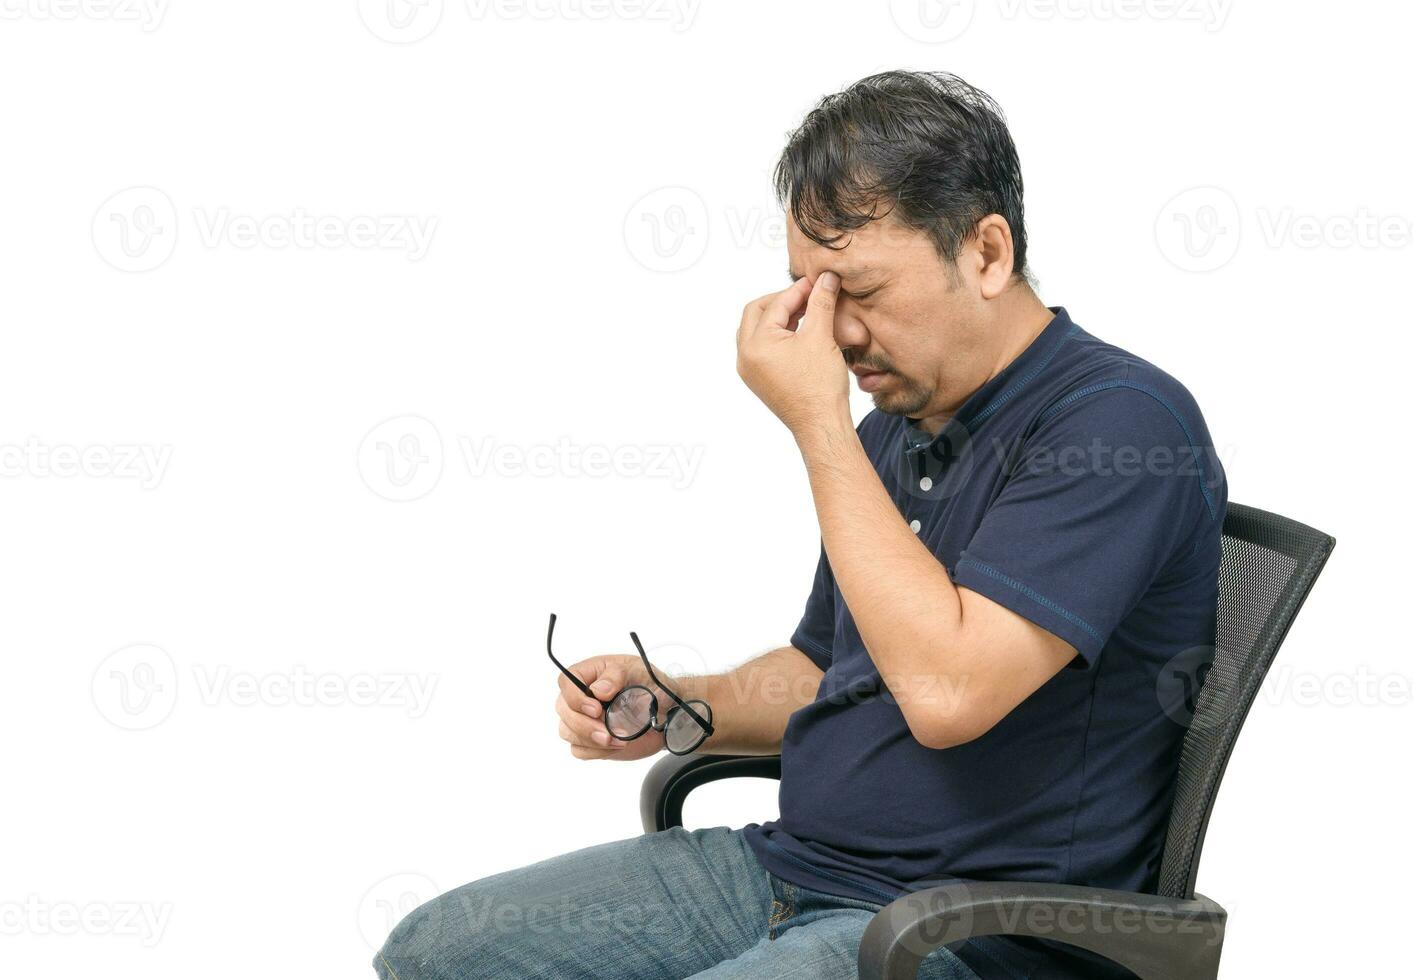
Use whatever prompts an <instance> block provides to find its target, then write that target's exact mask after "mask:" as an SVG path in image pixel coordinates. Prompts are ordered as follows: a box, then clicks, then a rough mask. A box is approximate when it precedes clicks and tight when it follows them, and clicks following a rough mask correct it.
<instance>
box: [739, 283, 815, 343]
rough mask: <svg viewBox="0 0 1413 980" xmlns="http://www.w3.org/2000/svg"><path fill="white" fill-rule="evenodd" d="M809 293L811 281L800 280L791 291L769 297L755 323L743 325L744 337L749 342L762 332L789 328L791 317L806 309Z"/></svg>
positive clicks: (787, 290)
mask: <svg viewBox="0 0 1413 980" xmlns="http://www.w3.org/2000/svg"><path fill="white" fill-rule="evenodd" d="M809 291H810V283H809V280H808V279H805V278H800V279H796V280H795V282H794V285H792V286H791V287H790V288H789V289H786V290H783V291H781V292H778V293H775V294H773V295H772V296H770V297H768V298H767V299H766V300H765V302H764V303H763V304H762V306H761V307H760V310H759V315H758V316H757V317H755V320H754V322H753V323H746V324H743V327H744V330H743V337H744V338H745V339H747V340H749V339H750V338H751V337H753V336H755V334H757V333H759V332H760V331H761V330H772V329H773V330H784V329H785V328H786V327H787V326H789V323H790V318H791V316H793V315H794V314H795V313H796V312H797V311H798V310H801V309H803V308H804V305H805V299H806V297H808V296H809Z"/></svg>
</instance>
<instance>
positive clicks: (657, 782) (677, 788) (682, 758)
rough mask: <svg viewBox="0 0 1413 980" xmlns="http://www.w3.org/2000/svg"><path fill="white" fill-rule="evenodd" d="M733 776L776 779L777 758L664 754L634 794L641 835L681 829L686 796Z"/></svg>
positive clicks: (778, 765)
mask: <svg viewBox="0 0 1413 980" xmlns="http://www.w3.org/2000/svg"><path fill="white" fill-rule="evenodd" d="M736 776H759V777H761V778H763V779H779V778H780V756H778V755H710V754H708V753H705V752H694V753H692V754H691V755H668V756H664V757H663V758H662V759H659V760H658V761H657V762H656V763H655V764H654V765H653V767H652V769H650V770H648V776H647V778H646V779H644V780H643V788H642V791H641V792H640V793H639V795H638V809H639V811H640V812H641V814H642V817H643V832H644V833H648V834H651V833H655V832H657V831H659V830H666V829H667V828H669V827H680V826H682V803H683V802H684V801H685V800H686V799H687V794H688V793H690V792H691V791H692V790H694V789H696V788H697V787H698V786H700V785H702V784H703V783H711V782H715V781H716V780H718V779H731V778H733V777H736Z"/></svg>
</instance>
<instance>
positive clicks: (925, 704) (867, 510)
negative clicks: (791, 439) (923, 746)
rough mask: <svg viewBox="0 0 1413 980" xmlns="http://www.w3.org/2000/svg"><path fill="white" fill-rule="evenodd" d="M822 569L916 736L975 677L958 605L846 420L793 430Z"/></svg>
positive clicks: (926, 732) (926, 737)
mask: <svg viewBox="0 0 1413 980" xmlns="http://www.w3.org/2000/svg"><path fill="white" fill-rule="evenodd" d="M797 438H798V441H799V444H800V449H801V453H802V455H803V456H804V459H805V466H806V469H807V471H808V473H809V480H810V488H811V491H812V493H813V496H814V505H815V510H816V513H817V514H818V517H819V527H820V534H821V536H822V537H823V540H824V548H825V551H826V553H827V554H828V555H829V563H830V568H831V569H832V570H833V573H834V579H835V581H836V582H837V583H838V586H839V590H840V592H841V593H842V594H843V596H844V600H845V602H846V603H847V604H848V606H849V611H850V613H851V614H852V615H853V618H854V623H855V625H856V626H857V627H858V630H859V635H860V636H861V637H862V639H863V641H864V645H865V646H866V647H867V649H868V653H869V656H870V657H871V658H872V659H873V662H874V665H875V666H876V667H877V668H878V672H879V675H880V676H881V677H882V679H883V681H884V683H885V684H886V685H887V687H888V689H889V691H890V692H891V693H892V695H893V697H894V698H895V699H896V701H897V703H898V706H899V707H900V709H902V711H903V713H904V715H905V716H907V718H908V722H909V725H910V727H912V728H913V731H914V734H915V735H917V736H918V737H919V738H920V740H922V741H924V742H930V741H934V740H936V739H935V738H934V737H933V729H934V728H935V727H936V726H937V724H938V723H939V721H944V722H945V720H946V715H947V713H948V712H949V711H954V710H955V708H956V707H957V706H959V705H960V704H961V702H962V698H963V697H964V695H965V693H966V691H967V688H968V685H969V684H970V682H971V681H973V680H975V679H976V670H977V669H978V666H979V664H978V663H975V662H973V660H974V658H973V654H972V652H971V651H970V650H969V648H968V644H966V643H965V642H963V635H962V611H963V604H962V601H961V597H960V595H959V594H958V591H957V588H956V586H955V585H954V584H953V583H952V581H951V578H950V577H949V576H948V574H947V570H946V569H945V568H943V567H942V564H941V563H940V562H938V561H937V558H936V557H935V556H934V555H933V554H932V553H931V552H930V551H928V549H927V548H926V546H924V545H923V544H922V542H921V541H920V540H919V539H918V536H917V535H916V534H914V533H913V531H912V530H911V528H909V527H908V525H907V524H906V523H904V521H903V518H902V515H901V514H899V512H898V508H897V506H896V505H895V504H894V502H893V501H892V500H891V499H890V498H889V496H888V493H887V491H886V490H884V488H883V484H882V483H881V482H880V481H879V479H878V474H877V473H876V472H875V471H874V469H873V465H872V464H871V463H870V461H869V459H868V456H867V455H866V454H865V452H864V450H863V446H862V445H861V444H860V443H859V439H858V436H857V434H856V433H855V431H854V429H853V426H852V424H850V423H849V422H848V421H847V420H846V419H840V420H836V421H834V422H832V423H830V424H827V425H825V424H820V425H816V426H812V427H810V428H809V429H808V430H806V431H804V432H802V433H800V434H798V435H797Z"/></svg>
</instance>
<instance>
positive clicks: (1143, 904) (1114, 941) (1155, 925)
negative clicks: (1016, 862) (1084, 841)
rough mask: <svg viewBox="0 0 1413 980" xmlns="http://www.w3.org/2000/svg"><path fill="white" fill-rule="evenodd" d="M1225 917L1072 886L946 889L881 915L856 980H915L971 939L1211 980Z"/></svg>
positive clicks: (1203, 905) (1197, 907) (1191, 904)
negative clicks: (932, 961)
mask: <svg viewBox="0 0 1413 980" xmlns="http://www.w3.org/2000/svg"><path fill="white" fill-rule="evenodd" d="M1226 918H1227V914H1226V911H1225V910H1224V909H1223V908H1222V907H1221V906H1220V905H1218V904H1217V903H1216V902H1213V901H1212V900H1210V899H1207V898H1204V897H1202V896H1201V895H1198V896H1196V897H1195V898H1193V899H1188V900H1184V899H1171V898H1162V897H1159V896H1157V895H1141V894H1137V893H1135V892H1121V891H1109V890H1106V889H1101V888H1084V887H1079V886H1076V885H1048V884H1024V883H1020V882H954V883H951V884H947V885H942V886H940V887H938V888H928V889H926V890H924V891H919V892H913V893H911V894H908V895H904V896H902V897H901V898H899V899H897V900H896V901H894V902H893V903H892V904H890V905H888V906H886V907H884V908H883V909H881V910H880V911H879V912H878V914H876V915H875V916H874V917H873V920H872V921H871V922H869V924H868V928H867V929H865V930H864V934H863V941H862V943H861V945H860V946H859V978H860V980H915V978H916V977H917V971H918V965H919V964H920V963H921V962H922V959H923V958H924V957H925V956H927V954H928V953H931V952H932V951H933V950H935V949H938V948H939V947H941V946H945V945H948V944H950V943H956V942H960V941H961V940H964V939H969V938H971V937H973V936H994V935H1008V936H1031V937H1034V938H1037V939H1048V940H1051V941H1054V942H1060V943H1066V944H1068V945H1071V946H1078V947H1080V948H1082V949H1087V950H1089V951H1090V952H1093V953H1098V954H1099V955H1100V956H1104V957H1106V958H1108V959H1110V960H1113V961H1114V962H1116V963H1119V964H1121V965H1123V966H1125V967H1127V968H1128V969H1130V970H1132V971H1133V972H1134V973H1136V974H1138V976H1139V977H1140V978H1141V980H1215V978H1216V976H1217V961H1218V960H1219V959H1220V957H1221V954H1222V936H1223V932H1224V930H1225V928H1226Z"/></svg>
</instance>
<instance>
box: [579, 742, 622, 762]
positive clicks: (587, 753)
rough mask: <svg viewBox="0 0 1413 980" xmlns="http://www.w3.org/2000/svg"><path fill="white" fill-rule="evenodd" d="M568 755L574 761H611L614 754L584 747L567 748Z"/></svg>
mask: <svg viewBox="0 0 1413 980" xmlns="http://www.w3.org/2000/svg"><path fill="white" fill-rule="evenodd" d="M569 754H570V755H572V756H574V758H576V759H612V758H613V757H614V756H615V755H617V753H616V752H609V751H607V750H605V749H593V748H589V747H588V746H584V745H571V746H569Z"/></svg>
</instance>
